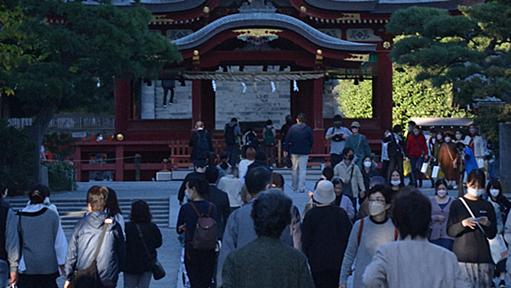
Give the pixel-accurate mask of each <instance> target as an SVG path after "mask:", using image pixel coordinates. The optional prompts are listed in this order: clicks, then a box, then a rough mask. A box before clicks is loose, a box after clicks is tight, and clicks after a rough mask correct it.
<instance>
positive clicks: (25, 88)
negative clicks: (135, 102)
mask: <svg viewBox="0 0 511 288" xmlns="http://www.w3.org/2000/svg"><path fill="white" fill-rule="evenodd" d="M108 2H109V1H100V4H98V5H85V4H82V3H81V1H62V0H9V1H6V2H5V3H4V4H3V6H2V7H1V8H2V10H3V12H1V13H0V21H1V23H0V24H1V25H2V26H3V27H9V29H2V30H0V41H1V42H0V43H1V44H2V45H7V47H9V48H12V49H14V48H15V49H14V50H13V51H7V52H6V53H5V57H6V58H7V59H11V62H12V64H11V63H9V62H8V65H1V66H0V75H1V76H3V77H2V78H3V79H4V83H0V86H2V87H4V90H6V91H12V92H14V95H15V96H14V97H15V103H16V104H17V105H19V106H20V110H22V111H24V112H25V113H26V115H25V116H27V117H33V118H34V121H33V129H32V139H33V140H34V142H35V144H36V147H39V146H40V144H41V142H42V140H43V136H44V134H45V132H46V129H47V127H48V124H49V122H50V121H51V119H52V117H53V115H54V114H55V113H57V112H60V111H73V110H77V109H80V110H84V108H85V109H86V110H91V111H95V112H98V110H101V109H102V108H104V107H105V103H113V97H112V94H113V93H112V91H113V89H112V88H113V87H112V86H113V79H114V78H116V77H122V78H128V79H136V78H139V77H148V78H153V79H154V78H158V75H159V72H160V71H161V69H162V68H163V67H164V66H165V65H168V64H170V63H173V62H175V61H177V60H179V59H180V55H179V53H178V52H177V49H176V48H175V46H173V45H172V44H171V43H170V41H168V39H166V38H165V37H164V36H162V35H161V34H159V33H153V32H151V31H149V28H148V25H149V22H150V21H151V19H152V18H151V17H152V15H151V13H150V12H149V11H147V10H145V9H144V8H142V7H141V6H135V7H130V8H119V7H115V6H113V5H111V4H109V3H108ZM13 46H16V47H14V48H13ZM20 53H21V55H23V57H19V56H20ZM0 57H4V55H3V53H2V52H0ZM107 106H112V105H107ZM35 152H36V150H34V153H35Z"/></svg>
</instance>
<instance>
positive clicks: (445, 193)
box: [436, 189, 447, 198]
mask: <svg viewBox="0 0 511 288" xmlns="http://www.w3.org/2000/svg"><path fill="white" fill-rule="evenodd" d="M436 194H437V195H438V197H440V198H444V197H445V196H447V190H444V189H440V190H438V191H436Z"/></svg>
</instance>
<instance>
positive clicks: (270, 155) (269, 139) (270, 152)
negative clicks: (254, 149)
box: [263, 119, 277, 167]
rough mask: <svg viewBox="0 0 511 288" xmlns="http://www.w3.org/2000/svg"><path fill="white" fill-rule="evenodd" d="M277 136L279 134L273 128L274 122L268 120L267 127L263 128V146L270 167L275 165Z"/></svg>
mask: <svg viewBox="0 0 511 288" xmlns="http://www.w3.org/2000/svg"><path fill="white" fill-rule="evenodd" d="M276 135H277V133H276V131H275V128H274V127H273V122H272V121H271V120H270V119H268V120H267V121H266V125H265V126H264V128H263V145H264V152H265V154H266V159H267V161H268V163H267V164H268V165H269V166H270V167H271V166H273V164H275V145H276V144H277V140H276V139H277V136H276Z"/></svg>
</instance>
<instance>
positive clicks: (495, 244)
mask: <svg viewBox="0 0 511 288" xmlns="http://www.w3.org/2000/svg"><path fill="white" fill-rule="evenodd" d="M460 200H461V202H462V203H463V205H465V208H467V210H468V213H470V216H471V217H472V218H474V219H476V217H475V216H474V213H472V210H471V209H470V207H468V204H467V202H466V201H465V199H463V198H462V197H460ZM477 227H478V228H479V230H481V232H482V233H483V235H485V236H486V233H485V232H484V230H483V227H481V225H480V224H479V223H477ZM486 240H488V245H489V246H490V252H491V258H492V259H493V262H494V263H495V264H497V263H499V262H500V261H502V260H504V259H506V258H507V257H508V255H509V252H508V250H507V247H506V242H505V241H504V237H503V236H502V235H501V234H497V236H495V238H493V239H488V238H486Z"/></svg>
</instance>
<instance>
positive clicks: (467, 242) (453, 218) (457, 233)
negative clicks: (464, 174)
mask: <svg viewBox="0 0 511 288" xmlns="http://www.w3.org/2000/svg"><path fill="white" fill-rule="evenodd" d="M485 182H486V177H485V175H484V171H482V170H480V169H477V170H474V171H472V172H471V173H470V175H469V176H468V181H467V193H466V194H465V195H464V196H463V197H461V198H459V199H457V200H454V201H453V203H452V204H451V209H450V211H449V220H448V222H447V234H448V235H449V236H451V237H453V238H454V245H453V252H454V254H456V256H457V257H458V261H459V266H460V269H461V272H462V274H463V277H464V278H466V279H468V281H470V285H471V286H470V287H491V283H492V281H493V270H494V268H495V267H494V265H493V259H492V256H491V251H490V246H489V244H488V240H487V239H493V238H495V236H496V235H497V219H496V216H495V210H494V209H493V206H492V205H491V204H490V203H489V202H487V201H484V200H483V199H481V196H482V195H483V194H484V188H485V187H484V186H485Z"/></svg>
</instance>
